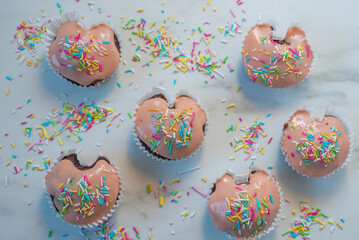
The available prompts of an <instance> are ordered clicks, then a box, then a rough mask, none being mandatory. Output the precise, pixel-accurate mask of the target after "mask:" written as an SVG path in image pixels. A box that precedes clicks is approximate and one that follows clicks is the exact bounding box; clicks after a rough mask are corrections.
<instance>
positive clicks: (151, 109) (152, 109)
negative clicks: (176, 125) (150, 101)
mask: <svg viewBox="0 0 359 240" xmlns="http://www.w3.org/2000/svg"><path fill="white" fill-rule="evenodd" d="M149 110H150V111H160V110H161V109H159V108H150V109H149Z"/></svg>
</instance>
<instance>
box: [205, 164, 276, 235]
mask: <svg viewBox="0 0 359 240" xmlns="http://www.w3.org/2000/svg"><path fill="white" fill-rule="evenodd" d="M281 202H282V196H281V193H280V189H279V187H278V185H277V183H276V182H275V181H274V180H273V178H272V177H270V175H269V174H268V173H267V172H266V171H264V170H259V169H258V170H253V171H251V172H250V174H249V175H247V176H234V174H233V173H232V172H228V173H226V174H224V175H223V176H222V177H221V178H219V179H217V181H216V183H215V184H214V186H213V188H212V193H211V194H210V196H209V201H208V210H209V213H210V216H211V219H212V221H213V222H214V224H215V226H216V228H217V229H218V230H221V231H222V232H225V233H227V235H228V236H229V237H230V238H235V239H249V238H256V237H260V236H262V235H264V234H267V233H268V232H269V231H271V230H272V229H274V226H275V225H276V224H277V221H278V216H277V214H278V213H279V211H280V208H281Z"/></svg>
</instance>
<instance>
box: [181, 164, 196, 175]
mask: <svg viewBox="0 0 359 240" xmlns="http://www.w3.org/2000/svg"><path fill="white" fill-rule="evenodd" d="M198 169H200V166H197V167H194V168H190V169H187V170H183V171H179V172H177V174H178V175H180V174H183V173H188V172H192V171H195V170H198Z"/></svg>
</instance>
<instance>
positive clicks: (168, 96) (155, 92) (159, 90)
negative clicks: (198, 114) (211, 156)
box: [132, 87, 209, 163]
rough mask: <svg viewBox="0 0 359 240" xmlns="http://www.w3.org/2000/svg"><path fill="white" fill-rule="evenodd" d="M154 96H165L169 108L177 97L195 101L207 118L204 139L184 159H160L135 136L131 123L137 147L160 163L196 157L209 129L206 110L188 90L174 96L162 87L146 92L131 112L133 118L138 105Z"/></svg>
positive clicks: (180, 91) (182, 90)
mask: <svg viewBox="0 0 359 240" xmlns="http://www.w3.org/2000/svg"><path fill="white" fill-rule="evenodd" d="M156 95H163V96H165V98H166V100H167V105H168V106H169V107H173V105H174V102H175V100H176V98H177V97H179V96H187V97H190V98H192V99H193V100H195V101H196V102H197V104H198V105H199V106H200V107H201V108H202V109H203V111H204V112H205V113H206V118H207V121H206V123H205V125H204V132H203V134H204V138H203V141H202V143H201V145H200V146H199V147H198V148H197V149H196V150H195V151H194V152H192V153H191V154H190V155H188V156H187V157H184V158H179V159H166V158H162V157H159V156H156V155H154V154H153V153H151V152H149V151H148V150H147V149H146V147H145V146H144V144H143V143H142V141H141V139H140V138H139V137H138V136H137V134H136V130H135V125H134V121H133V128H132V131H133V133H132V134H133V136H134V139H135V141H136V145H138V147H139V148H140V149H141V150H142V151H143V152H144V153H145V154H146V155H147V156H148V157H151V158H152V159H154V160H157V161H162V162H167V163H168V162H175V161H181V160H187V159H188V158H191V157H193V156H194V155H196V154H197V153H198V151H199V150H200V149H201V148H202V146H203V143H204V142H205V140H206V135H207V131H208V128H209V122H208V119H209V118H208V116H209V114H208V112H207V111H206V109H205V108H204V107H203V106H202V105H201V104H200V101H199V99H198V98H197V97H196V96H194V95H192V94H191V93H190V92H189V91H188V90H185V89H181V90H179V92H178V93H177V94H176V95H174V94H172V93H170V92H169V91H167V90H166V89H165V88H162V87H153V88H152V91H150V92H148V93H147V94H146V95H145V96H144V97H142V98H141V99H140V100H139V101H138V102H137V106H136V108H135V110H134V112H133V116H134V115H135V113H136V112H137V110H138V108H139V105H140V104H141V103H143V102H144V101H146V100H148V99H151V98H152V97H153V96H156Z"/></svg>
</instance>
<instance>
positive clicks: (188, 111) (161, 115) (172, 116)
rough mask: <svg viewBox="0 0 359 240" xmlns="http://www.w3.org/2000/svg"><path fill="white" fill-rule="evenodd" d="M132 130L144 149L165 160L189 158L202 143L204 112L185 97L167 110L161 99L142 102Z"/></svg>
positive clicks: (180, 97) (177, 99)
mask: <svg viewBox="0 0 359 240" xmlns="http://www.w3.org/2000/svg"><path fill="white" fill-rule="evenodd" d="M135 118H136V120H135V131H136V135H137V136H138V138H139V139H140V140H141V141H142V143H143V144H145V146H146V148H147V149H148V150H149V151H150V152H152V153H154V154H155V155H156V156H159V157H161V158H165V159H180V158H185V157H187V156H189V155H190V154H191V153H193V152H194V151H195V150H196V149H197V148H199V146H200V145H201V144H202V141H203V139H204V125H205V123H206V121H207V117H206V113H205V112H204V110H203V109H202V108H201V107H200V106H199V105H198V103H197V102H196V101H195V100H194V99H192V98H190V97H187V96H179V97H177V98H176V100H175V102H174V106H173V108H169V107H168V104H167V101H166V100H165V99H164V98H163V97H162V96H155V97H153V98H151V99H148V100H146V101H144V102H142V103H141V104H140V105H139V108H138V109H137V111H136V113H135Z"/></svg>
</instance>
